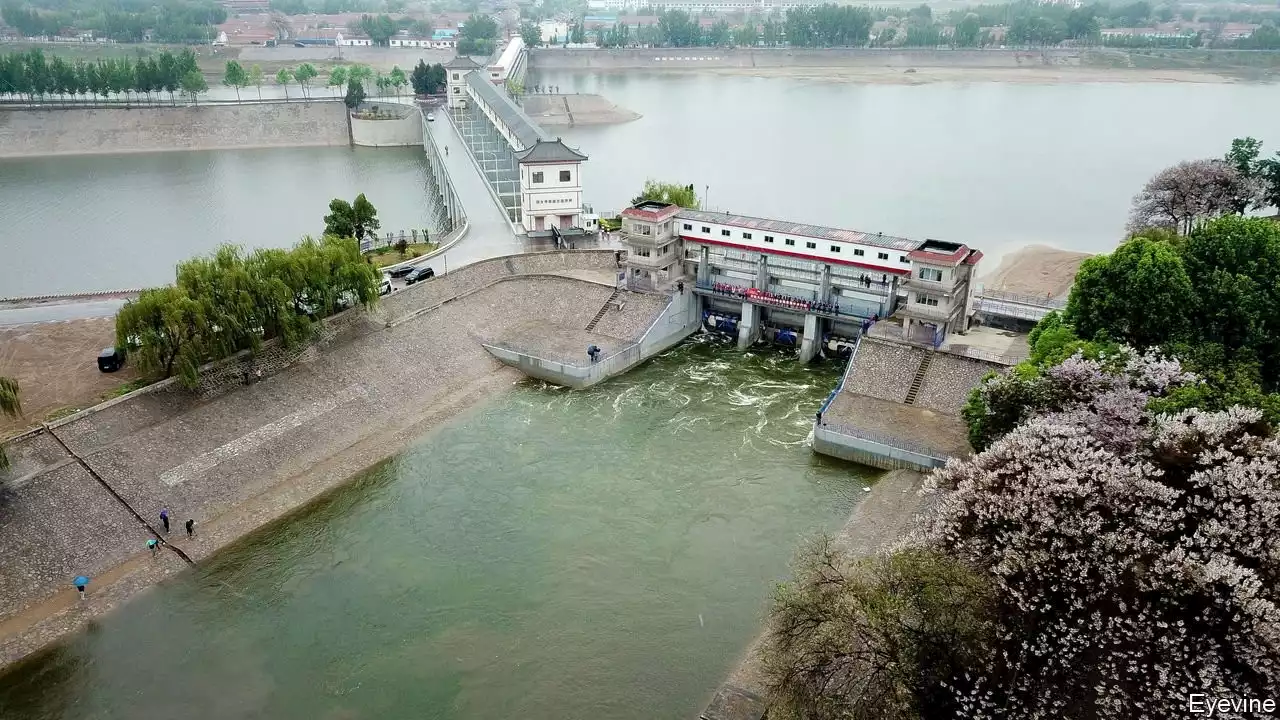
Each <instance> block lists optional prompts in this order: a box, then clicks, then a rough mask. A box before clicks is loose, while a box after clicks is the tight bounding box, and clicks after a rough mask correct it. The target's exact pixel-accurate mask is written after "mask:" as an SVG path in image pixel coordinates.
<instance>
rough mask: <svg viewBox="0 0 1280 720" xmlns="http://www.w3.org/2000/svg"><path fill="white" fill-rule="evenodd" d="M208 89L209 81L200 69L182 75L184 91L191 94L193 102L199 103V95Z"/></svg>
mask: <svg viewBox="0 0 1280 720" xmlns="http://www.w3.org/2000/svg"><path fill="white" fill-rule="evenodd" d="M208 89H209V83H207V82H205V80H204V75H201V74H200V71H199V70H191V71H189V72H187V74H186V75H183V76H182V92H184V93H186V94H188V95H190V96H191V102H193V103H196V104H199V101H198V100H197V99H196V98H197V96H198V95H199V94H200V93H202V92H204V91H206V90H208Z"/></svg>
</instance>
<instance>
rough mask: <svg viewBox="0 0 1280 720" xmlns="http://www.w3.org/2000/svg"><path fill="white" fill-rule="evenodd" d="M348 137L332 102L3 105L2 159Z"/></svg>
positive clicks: (343, 116)
mask: <svg viewBox="0 0 1280 720" xmlns="http://www.w3.org/2000/svg"><path fill="white" fill-rule="evenodd" d="M349 143H350V136H349V134H348V130H347V113H346V107H345V106H344V105H343V104H342V103H341V102H338V101H333V100H322V101H315V102H305V103H302V102H295V103H286V102H278V103H246V104H218V105H213V104H210V105H198V106H193V107H162V106H158V107H135V108H48V109H3V110H0V158H6V157H32V156H44V155H93V154H109V153H131V152H153V151H161V150H222V149H233V148H258V147H301V146H321V145H347V144H349Z"/></svg>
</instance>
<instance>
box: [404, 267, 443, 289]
mask: <svg viewBox="0 0 1280 720" xmlns="http://www.w3.org/2000/svg"><path fill="white" fill-rule="evenodd" d="M435 276H436V271H435V270H432V269H431V268H429V267H416V268H414V269H413V272H411V273H409V274H408V275H405V276H404V283H405V285H412V284H414V283H416V282H418V281H419V280H427V279H430V278H433V277H435Z"/></svg>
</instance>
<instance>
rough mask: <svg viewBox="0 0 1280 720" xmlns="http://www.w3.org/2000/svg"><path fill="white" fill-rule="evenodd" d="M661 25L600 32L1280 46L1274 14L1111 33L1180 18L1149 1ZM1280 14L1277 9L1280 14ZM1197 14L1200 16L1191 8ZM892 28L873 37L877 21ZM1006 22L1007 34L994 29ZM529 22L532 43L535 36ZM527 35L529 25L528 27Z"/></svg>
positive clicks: (610, 37)
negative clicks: (1239, 34) (1223, 27)
mask: <svg viewBox="0 0 1280 720" xmlns="http://www.w3.org/2000/svg"><path fill="white" fill-rule="evenodd" d="M656 14H657V16H658V22H657V24H655V25H645V26H641V25H634V26H632V25H629V24H627V22H626V21H625V20H620V21H619V22H617V23H615V24H614V25H613V26H612V27H610V28H602V29H598V30H597V31H595V42H596V44H597V45H599V46H601V47H627V46H630V45H653V46H664V47H730V46H740V47H754V46H766V47H777V46H783V45H785V46H790V47H865V46H873V47H903V46H905V47H938V46H950V47H974V48H976V47H986V46H990V45H994V44H997V43H998V44H1002V45H1011V46H1043V47H1047V46H1054V45H1058V44H1061V43H1064V42H1070V43H1072V44H1074V45H1086V46H1089V45H1098V46H1103V47H1120V48H1145V47H1217V48H1237V49H1247V50H1273V49H1280V31H1277V29H1276V26H1275V23H1274V22H1273V20H1272V19H1268V20H1264V22H1263V24H1262V26H1261V27H1260V28H1258V29H1257V30H1256V31H1255V32H1254V33H1253V34H1252V36H1250V37H1246V38H1238V39H1233V40H1226V39H1221V40H1219V39H1217V37H1216V34H1215V32H1214V31H1209V32H1196V33H1186V34H1183V35H1179V36H1172V37H1150V36H1143V35H1103V34H1102V30H1103V28H1112V27H1146V26H1147V25H1149V24H1152V23H1155V22H1161V21H1167V20H1166V19H1165V18H1167V19H1169V20H1171V19H1173V18H1174V17H1175V15H1174V14H1173V11H1172V10H1171V9H1170V6H1161V7H1160V8H1156V9H1153V8H1152V6H1151V5H1150V4H1149V3H1147V2H1145V1H1141V0H1140V1H1139V2H1134V3H1128V4H1119V5H1109V4H1104V3H1094V4H1091V5H1083V6H1081V7H1071V6H1070V5H1069V4H1043V3H1038V2H1030V1H1029V0H1019V1H1018V2H1013V3H1008V4H999V5H977V6H972V7H970V8H966V9H964V10H959V11H954V12H951V13H949V14H948V15H947V16H945V17H943V18H940V19H939V18H936V17H935V16H934V14H933V11H932V9H931V8H930V7H929V6H928V5H920V6H917V7H915V8H911V9H910V10H907V11H906V12H901V11H898V10H896V9H893V10H891V9H889V8H884V7H870V6H861V7H855V6H847V5H832V4H824V5H818V6H810V7H800V8H794V9H792V10H789V11H788V12H787V13H786V14H785V15H784V16H777V15H772V14H771V15H769V16H766V17H765V18H764V19H763V20H762V21H760V20H757V19H748V20H747V21H746V22H745V23H743V24H742V25H739V26H738V27H732V26H730V25H729V23H728V21H726V20H724V19H721V20H718V21H716V23H715V24H713V25H711V26H710V27H707V28H703V27H702V26H701V25H700V23H699V22H698V19H697V17H696V16H691V15H690V14H689V13H687V12H684V11H682V10H670V11H662V12H658V13H656ZM1273 14H1274V13H1273ZM1191 16H1192V17H1191V18H1185V17H1184V19H1186V20H1188V21H1189V20H1191V19H1192V18H1194V17H1195V14H1194V11H1192V13H1191ZM879 21H884V22H886V23H888V27H885V28H883V29H882V30H880V31H879V32H878V33H877V34H876V35H875V36H872V34H871V30H872V26H873V24H874V23H876V22H879ZM995 27H1003V28H1004V32H1003V34H1002V35H1001V34H996V33H993V32H992V31H991V28H995ZM536 29H537V28H536V26H533V25H529V29H528V30H527V36H526V37H525V42H526V43H527V44H531V45H533V44H536V43H530V42H529V40H530V39H531V38H533V37H534V33H535V31H536ZM521 34H522V36H525V35H526V29H525V28H524V27H523V26H522V28H521Z"/></svg>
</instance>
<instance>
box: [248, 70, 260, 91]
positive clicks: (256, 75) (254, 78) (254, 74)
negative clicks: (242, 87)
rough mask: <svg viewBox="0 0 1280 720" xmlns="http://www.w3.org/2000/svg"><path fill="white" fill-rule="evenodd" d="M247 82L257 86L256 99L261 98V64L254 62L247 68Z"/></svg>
mask: <svg viewBox="0 0 1280 720" xmlns="http://www.w3.org/2000/svg"><path fill="white" fill-rule="evenodd" d="M248 79H249V84H250V85H252V86H254V87H256V88H258V99H259V100H261V99H262V66H261V65H257V64H255V65H254V66H253V67H251V68H249V78H248Z"/></svg>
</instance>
